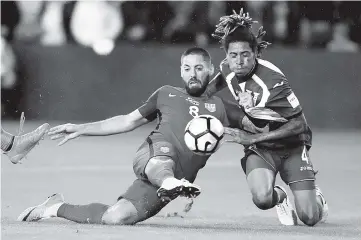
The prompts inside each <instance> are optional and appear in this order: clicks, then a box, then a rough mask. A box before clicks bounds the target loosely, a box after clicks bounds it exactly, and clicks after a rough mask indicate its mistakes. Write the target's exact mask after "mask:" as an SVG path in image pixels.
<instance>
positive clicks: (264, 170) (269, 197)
mask: <svg viewBox="0 0 361 240" xmlns="http://www.w3.org/2000/svg"><path fill="white" fill-rule="evenodd" d="M244 168H245V172H246V175H247V183H248V186H249V189H250V191H251V193H252V200H253V202H254V204H255V205H256V206H257V207H258V208H259V209H262V210H267V209H271V208H273V207H275V206H276V209H277V214H278V219H279V221H280V222H281V224H283V225H297V216H296V212H295V211H294V209H293V207H292V205H291V203H290V201H289V198H288V196H287V193H286V191H285V190H284V189H283V188H282V187H280V186H275V185H274V184H275V178H276V170H275V169H273V168H272V167H271V166H270V165H269V164H268V163H267V162H266V161H265V160H264V159H263V158H262V157H260V156H258V155H256V154H251V155H249V156H248V158H247V160H246V163H245V166H244Z"/></svg>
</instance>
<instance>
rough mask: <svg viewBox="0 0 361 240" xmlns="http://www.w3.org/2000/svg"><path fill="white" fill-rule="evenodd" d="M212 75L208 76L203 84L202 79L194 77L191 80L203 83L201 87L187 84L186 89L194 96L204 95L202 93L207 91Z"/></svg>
mask: <svg viewBox="0 0 361 240" xmlns="http://www.w3.org/2000/svg"><path fill="white" fill-rule="evenodd" d="M210 78H211V77H210V76H208V77H207V79H206V81H205V82H204V83H203V84H202V82H201V81H199V80H198V79H192V80H190V81H197V82H199V83H200V84H201V87H200V88H190V87H189V84H186V87H185V88H186V91H187V93H188V94H189V95H191V96H193V97H200V96H202V94H203V93H204V92H205V91H206V89H207V86H208V83H209V81H210Z"/></svg>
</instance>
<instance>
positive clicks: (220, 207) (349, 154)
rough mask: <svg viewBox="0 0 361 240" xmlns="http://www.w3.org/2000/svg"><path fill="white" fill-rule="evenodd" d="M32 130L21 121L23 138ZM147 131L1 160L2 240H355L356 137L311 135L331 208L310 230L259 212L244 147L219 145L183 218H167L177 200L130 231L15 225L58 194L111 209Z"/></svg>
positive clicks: (359, 164) (358, 222) (50, 144)
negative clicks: (243, 164)
mask: <svg viewBox="0 0 361 240" xmlns="http://www.w3.org/2000/svg"><path fill="white" fill-rule="evenodd" d="M38 124H40V123H39V122H32V123H31V122H27V123H26V126H25V131H29V130H31V129H32V128H34V127H36V125H38ZM3 127H4V128H5V129H6V130H9V131H12V132H16V127H17V123H12V122H5V123H3ZM150 130H151V128H150V127H143V128H141V129H139V130H136V131H134V132H132V133H127V134H124V135H121V136H120V135H119V136H111V137H98V138H96V137H88V138H80V139H77V140H75V141H72V142H70V143H68V144H66V145H64V146H62V147H58V146H57V145H56V142H55V141H50V140H49V139H48V138H46V139H45V140H44V141H42V142H41V144H40V146H37V147H36V148H35V149H34V150H33V151H32V152H31V153H30V154H29V156H28V158H27V159H26V160H24V162H23V164H21V165H13V164H11V163H10V162H9V161H8V160H7V158H6V157H5V156H4V155H2V159H1V164H2V166H1V208H2V209H1V224H2V226H1V237H2V239H4V240H6V239H9V240H20V239H24V240H29V239H44V240H50V239H51V240H73V239H77V240H80V239H86V240H93V239H102V240H104V239H117V240H119V239H132V240H135V239H146V240H153V239H154V240H155V239H157V240H158V239H159V240H163V239H172V240H176V239H197V240H198V239H199V240H205V239H207V240H208V239H277V240H283V239H287V240H289V239H307V240H308V239H318V240H320V239H337V240H339V239H361V190H360V189H361V187H360V184H361V131H347V132H342V131H338V132H332V133H331V132H326V131H315V132H314V144H313V148H312V149H311V159H312V161H313V163H314V165H315V168H316V169H318V170H319V174H318V175H317V183H318V184H319V185H320V186H321V188H322V190H323V192H324V194H325V196H326V198H327V201H328V204H329V207H330V216H329V219H328V222H327V223H325V224H320V225H316V226H315V227H306V226H304V225H303V224H301V225H299V226H295V227H286V226H282V225H280V224H279V222H278V219H277V216H276V212H275V209H271V210H268V211H261V210H259V209H258V208H256V207H255V206H254V205H253V203H252V200H251V196H250V193H249V191H248V189H247V184H246V181H245V176H244V174H243V172H242V170H241V167H240V164H239V159H240V157H241V156H243V152H242V148H241V147H239V145H235V144H232V145H226V146H223V147H222V148H221V149H220V150H219V151H218V152H217V153H216V154H215V155H214V156H213V157H212V158H211V159H210V160H209V162H208V164H207V165H206V167H205V168H204V169H203V170H201V171H200V174H199V175H198V178H197V180H196V183H197V184H199V185H200V186H201V187H202V194H201V195H200V196H199V197H198V198H197V199H196V200H195V203H194V205H193V208H192V210H191V211H190V212H189V213H188V215H186V216H185V218H179V217H178V218H176V217H173V218H166V217H165V215H166V213H167V212H173V211H180V210H181V209H182V206H183V202H182V201H181V199H179V200H178V199H177V200H176V201H174V202H172V203H171V204H170V205H169V206H167V207H166V208H165V209H164V210H162V211H161V212H160V213H159V214H158V215H157V216H156V217H154V218H152V219H149V220H147V221H144V222H142V223H139V224H137V225H135V226H104V225H83V224H76V223H72V222H68V221H66V220H62V219H49V220H44V221H40V222H36V223H22V222H17V221H16V218H17V216H18V215H19V214H20V213H21V212H22V211H23V210H24V209H25V208H27V207H29V206H33V205H37V204H40V203H41V202H43V201H44V200H45V199H46V197H47V196H49V195H51V194H53V193H56V192H60V193H63V194H64V196H65V199H66V201H67V202H69V203H74V204H87V203H91V202H102V203H106V204H112V203H114V202H115V200H116V198H117V197H118V196H119V195H120V194H121V193H122V192H124V191H125V190H126V189H127V186H129V185H130V184H131V183H132V182H133V180H134V178H135V177H134V174H133V170H132V158H133V156H134V153H135V151H136V149H137V148H138V146H139V145H140V144H141V143H142V142H143V140H144V138H145V137H146V136H147V134H148V133H149V131H150ZM278 181H279V179H278Z"/></svg>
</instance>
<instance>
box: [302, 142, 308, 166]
mask: <svg viewBox="0 0 361 240" xmlns="http://www.w3.org/2000/svg"><path fill="white" fill-rule="evenodd" d="M301 159H302V161H305V162H306V163H307V164H308V163H309V162H308V154H307V150H306V146H304V147H303V151H302V156H301Z"/></svg>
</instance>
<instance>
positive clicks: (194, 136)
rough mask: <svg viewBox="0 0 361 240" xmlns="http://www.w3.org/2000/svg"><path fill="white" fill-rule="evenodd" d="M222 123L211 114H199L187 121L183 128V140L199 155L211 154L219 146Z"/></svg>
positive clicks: (222, 130)
mask: <svg viewBox="0 0 361 240" xmlns="http://www.w3.org/2000/svg"><path fill="white" fill-rule="evenodd" d="M223 134H224V127H223V124H222V123H221V122H220V121H219V120H218V119H217V118H216V117H213V116H211V115H200V116H197V117H195V118H194V119H192V120H191V121H189V123H188V124H187V126H186V128H185V134H184V142H185V144H186V145H187V147H188V148H189V149H190V150H192V151H193V152H194V153H196V154H199V155H211V154H212V153H214V152H215V151H217V149H218V148H219V146H220V144H219V143H220V141H221V139H222V138H223Z"/></svg>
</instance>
